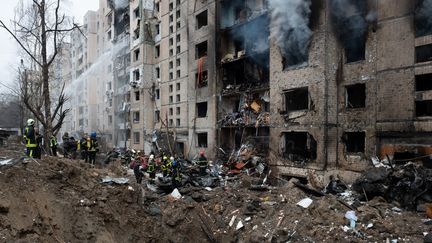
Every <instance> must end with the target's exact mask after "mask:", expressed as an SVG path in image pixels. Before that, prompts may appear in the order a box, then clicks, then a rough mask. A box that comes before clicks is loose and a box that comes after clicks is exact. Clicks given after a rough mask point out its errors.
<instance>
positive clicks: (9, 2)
mask: <svg viewBox="0 0 432 243" xmlns="http://www.w3.org/2000/svg"><path fill="white" fill-rule="evenodd" d="M24 1H29V2H31V0H24ZM1 2H2V5H1V8H0V19H1V20H2V21H4V22H5V23H6V24H9V23H10V19H13V17H14V9H15V6H16V4H17V2H18V0H1ZM64 6H65V9H69V10H70V13H71V14H72V15H73V16H74V17H75V21H77V22H82V18H83V16H84V14H85V13H86V12H87V11H88V10H97V8H98V7H99V0H65V1H64ZM17 49H18V44H16V43H15V42H14V40H13V39H12V37H11V36H10V35H9V34H8V33H7V32H6V31H5V30H4V29H0V83H2V84H5V85H8V86H12V85H13V82H14V79H15V75H16V74H15V71H14V70H15V68H16V66H17V64H19V61H20V58H19V57H17ZM5 91H7V90H5V88H4V87H3V86H2V85H0V92H5Z"/></svg>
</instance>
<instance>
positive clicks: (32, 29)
mask: <svg viewBox="0 0 432 243" xmlns="http://www.w3.org/2000/svg"><path fill="white" fill-rule="evenodd" d="M60 8H61V1H60V0H52V1H51V0H32V2H31V4H30V5H25V4H24V3H23V1H22V0H21V2H20V3H19V4H18V7H17V8H16V10H15V19H14V21H12V27H8V26H7V25H6V24H5V22H4V20H0V28H3V29H5V30H6V31H7V32H8V33H9V34H10V35H11V36H12V37H13V38H14V39H15V40H16V42H17V43H18V44H19V46H20V47H21V49H22V51H23V52H24V53H25V54H26V55H27V56H28V57H29V60H30V61H31V62H30V64H27V67H24V65H23V62H22V66H23V68H22V69H23V70H22V72H21V73H22V77H21V78H20V80H21V82H20V92H21V96H22V101H23V103H24V104H25V106H26V108H27V109H29V110H30V111H31V113H32V114H33V115H34V116H35V118H36V119H37V120H38V121H39V122H40V123H41V124H42V126H43V128H44V139H45V141H48V139H49V137H50V136H51V135H52V134H56V133H57V132H58V130H59V129H60V127H61V125H62V123H63V120H64V118H65V116H66V113H67V112H68V110H63V104H64V103H65V101H66V97H65V95H64V86H63V88H62V89H61V93H60V95H59V98H58V100H57V102H56V104H55V105H54V106H52V102H51V97H50V82H51V81H52V78H51V75H50V71H52V68H51V66H52V64H53V63H54V61H55V60H56V58H57V56H58V55H59V53H60V52H61V47H62V43H63V42H64V40H65V38H66V37H67V36H68V35H67V34H68V33H69V32H71V31H73V30H74V29H78V30H79V26H78V25H77V24H75V23H73V22H72V21H71V20H70V18H68V17H66V15H65V14H62V13H60Z"/></svg>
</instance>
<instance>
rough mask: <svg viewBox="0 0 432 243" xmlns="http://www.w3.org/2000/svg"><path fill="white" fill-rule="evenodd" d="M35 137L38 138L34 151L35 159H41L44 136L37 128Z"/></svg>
mask: <svg viewBox="0 0 432 243" xmlns="http://www.w3.org/2000/svg"><path fill="white" fill-rule="evenodd" d="M34 131H35V136H36V148H35V149H34V151H33V158H35V159H41V158H42V146H43V145H42V143H43V136H42V135H41V134H40V133H39V129H37V128H35V129H34Z"/></svg>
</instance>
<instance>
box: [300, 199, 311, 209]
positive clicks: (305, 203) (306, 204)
mask: <svg viewBox="0 0 432 243" xmlns="http://www.w3.org/2000/svg"><path fill="white" fill-rule="evenodd" d="M312 202H313V200H312V199H310V198H308V197H307V198H303V199H302V200H301V201H300V202H298V203H297V205H298V206H300V207H302V208H308V207H309V206H310V205H311V204H312Z"/></svg>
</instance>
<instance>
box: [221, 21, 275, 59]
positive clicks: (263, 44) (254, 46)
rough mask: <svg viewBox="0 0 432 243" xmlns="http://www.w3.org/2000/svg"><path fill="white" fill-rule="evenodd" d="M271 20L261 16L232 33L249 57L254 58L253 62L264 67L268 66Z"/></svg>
mask: <svg viewBox="0 0 432 243" xmlns="http://www.w3.org/2000/svg"><path fill="white" fill-rule="evenodd" d="M268 26H269V20H268V18H267V16H261V17H258V18H256V19H254V20H253V21H251V22H250V23H248V24H245V25H243V26H241V27H239V28H236V29H233V30H232V31H231V32H230V35H231V36H232V38H233V39H234V40H235V41H237V42H238V43H241V46H242V49H244V50H245V51H246V53H247V55H249V56H251V57H252V58H253V61H254V62H255V63H256V64H258V65H260V66H263V67H267V66H268V55H262V54H268V50H269V39H268V36H269V28H268Z"/></svg>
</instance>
